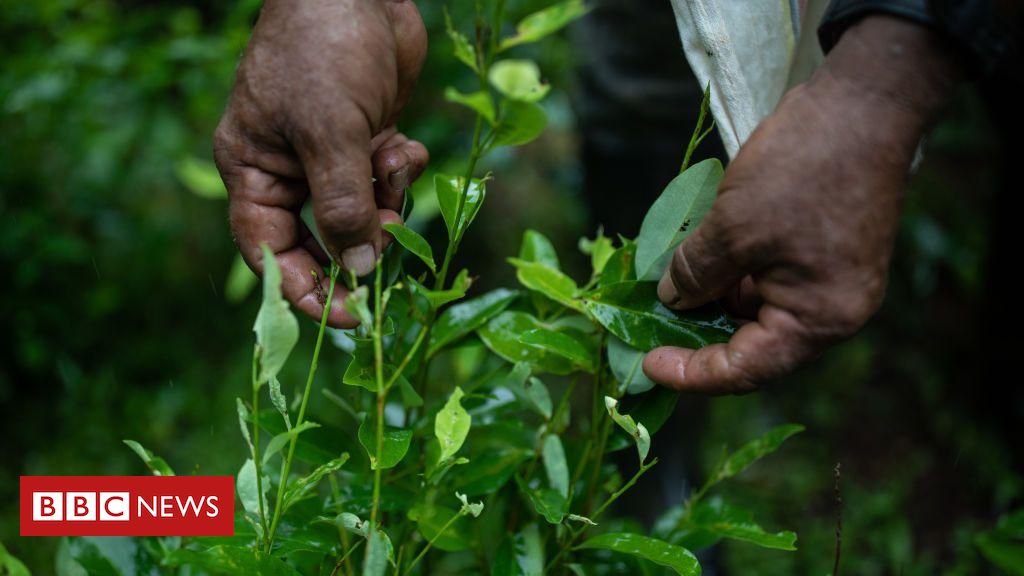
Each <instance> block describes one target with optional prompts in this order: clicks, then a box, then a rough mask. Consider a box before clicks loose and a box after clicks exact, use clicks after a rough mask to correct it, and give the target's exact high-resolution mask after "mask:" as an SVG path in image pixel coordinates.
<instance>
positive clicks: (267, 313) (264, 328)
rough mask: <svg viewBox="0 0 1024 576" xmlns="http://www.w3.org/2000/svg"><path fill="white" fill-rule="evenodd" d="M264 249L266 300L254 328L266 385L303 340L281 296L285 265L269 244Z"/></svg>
mask: <svg viewBox="0 0 1024 576" xmlns="http://www.w3.org/2000/svg"><path fill="white" fill-rule="evenodd" d="M261 248H262V249H263V303H262V305H261V306H260V311H259V313H258V314H257V315H256V324H255V325H253V328H252V329H253V331H254V332H255V333H256V344H257V345H258V346H259V354H260V358H259V359H260V362H259V376H258V378H257V379H256V383H255V385H256V386H262V385H263V384H265V383H266V382H267V381H268V380H270V379H271V378H273V377H274V376H277V373H278V372H280V371H281V368H282V367H283V366H284V363H285V361H286V360H288V355H289V354H291V353H292V348H294V347H295V343H296V342H298V341H299V321H298V320H296V319H295V315H294V314H292V311H291V310H290V309H289V308H288V302H287V301H286V300H285V299H284V298H283V297H282V296H281V268H280V267H279V266H278V265H277V259H276V258H275V257H274V254H273V253H272V252H271V251H270V248H268V247H267V245H266V244H263V245H262V246H261Z"/></svg>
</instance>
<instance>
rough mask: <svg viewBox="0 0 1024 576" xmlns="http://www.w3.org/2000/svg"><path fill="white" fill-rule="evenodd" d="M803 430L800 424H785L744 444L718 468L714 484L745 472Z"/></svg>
mask: <svg viewBox="0 0 1024 576" xmlns="http://www.w3.org/2000/svg"><path fill="white" fill-rule="evenodd" d="M803 430H804V427H803V426H801V425H799V424H783V425H782V426H777V427H775V428H772V429H771V430H769V431H768V432H766V433H765V434H764V435H763V436H761V437H760V438H757V439H755V440H751V441H750V442H748V443H746V444H744V445H743V446H742V447H740V449H739V450H736V451H735V452H733V453H732V454H730V455H728V456H727V457H726V458H725V460H724V461H723V462H722V464H721V465H719V466H718V469H717V470H716V471H715V473H714V479H715V480H714V482H715V483H717V482H721V481H722V480H725V479H727V478H732V477H733V476H735V475H737V474H739V473H740V472H743V471H744V470H746V469H747V467H748V466H750V465H751V464H753V463H754V462H756V461H758V460H760V459H761V458H763V457H765V456H767V455H769V454H771V453H772V452H775V451H776V450H778V449H779V446H781V445H782V443H783V442H785V441H786V439H787V438H789V437H790V436H793V435H794V434H798V433H800V432H802V431H803Z"/></svg>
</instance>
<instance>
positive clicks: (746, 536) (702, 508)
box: [672, 497, 796, 550]
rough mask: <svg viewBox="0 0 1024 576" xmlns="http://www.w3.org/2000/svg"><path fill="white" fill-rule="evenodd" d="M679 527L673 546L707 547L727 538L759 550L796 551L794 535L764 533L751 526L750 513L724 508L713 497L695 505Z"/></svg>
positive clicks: (719, 500)
mask: <svg viewBox="0 0 1024 576" xmlns="http://www.w3.org/2000/svg"><path fill="white" fill-rule="evenodd" d="M682 527H683V531H682V532H681V533H675V534H673V538H672V541H673V542H676V543H680V544H684V545H686V543H688V542H701V543H703V544H704V545H705V546H708V545H711V544H713V543H714V542H715V541H717V540H718V539H719V538H729V539H732V540H738V541H741V542H748V543H750V544H756V545H758V546H761V547H762V548H771V549H774V550H796V534H794V533H793V532H788V531H786V532H776V533H774V534H773V533H769V532H766V531H765V530H764V528H762V527H760V526H758V525H757V524H756V523H755V522H754V514H753V512H751V511H750V510H745V509H743V508H739V507H737V506H731V505H729V504H726V503H725V502H724V501H723V500H722V499H721V498H717V497H716V498H711V499H708V500H700V501H698V502H697V504H696V505H695V506H694V508H693V511H692V512H691V514H690V516H689V518H688V520H687V521H685V522H683V524H682Z"/></svg>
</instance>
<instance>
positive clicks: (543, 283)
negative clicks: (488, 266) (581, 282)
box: [508, 258, 583, 312]
mask: <svg viewBox="0 0 1024 576" xmlns="http://www.w3.org/2000/svg"><path fill="white" fill-rule="evenodd" d="M508 261H509V263H511V264H512V265H513V266H515V267H516V278H518V279H519V283H520V284H522V285H523V286H525V287H527V288H529V289H530V290H536V291H537V292H540V293H541V294H543V295H545V296H547V297H548V298H550V299H552V300H554V301H555V302H558V303H559V304H561V305H563V306H566V307H568V308H572V309H573V310H578V311H580V312H582V311H583V306H582V305H581V304H580V302H579V300H576V298H575V297H576V292H577V291H578V290H579V287H578V286H576V282H575V281H574V280H573V279H572V278H569V277H568V276H566V275H565V274H563V273H562V272H560V271H559V270H557V269H555V268H551V267H549V266H545V265H544V264H541V263H540V262H527V261H525V260H520V259H519V258H509V260H508Z"/></svg>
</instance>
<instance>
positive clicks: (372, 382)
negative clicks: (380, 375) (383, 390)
mask: <svg viewBox="0 0 1024 576" xmlns="http://www.w3.org/2000/svg"><path fill="white" fill-rule="evenodd" d="M376 370H377V369H376V367H375V366H374V364H373V360H372V359H367V358H363V357H361V356H360V355H359V354H356V355H353V356H352V361H351V362H349V364H348V368H346V369H345V374H344V375H342V377H341V381H342V383H343V384H347V385H348V386H359V387H360V388H365V389H367V390H369V391H370V392H376V391H377V386H378V385H377V371H376ZM385 378H387V376H385Z"/></svg>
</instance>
